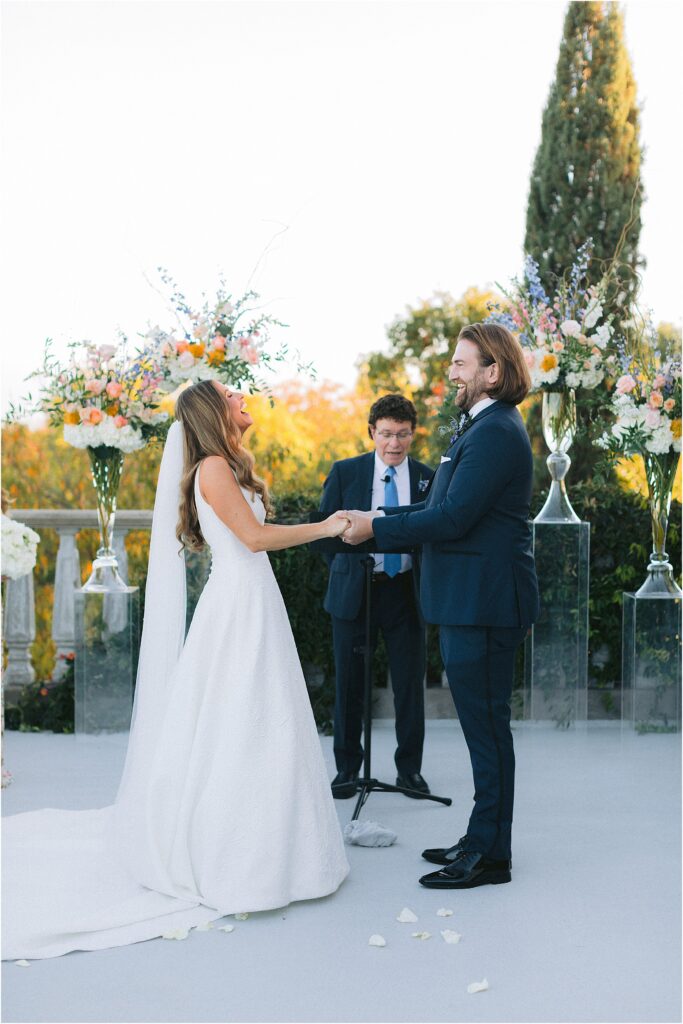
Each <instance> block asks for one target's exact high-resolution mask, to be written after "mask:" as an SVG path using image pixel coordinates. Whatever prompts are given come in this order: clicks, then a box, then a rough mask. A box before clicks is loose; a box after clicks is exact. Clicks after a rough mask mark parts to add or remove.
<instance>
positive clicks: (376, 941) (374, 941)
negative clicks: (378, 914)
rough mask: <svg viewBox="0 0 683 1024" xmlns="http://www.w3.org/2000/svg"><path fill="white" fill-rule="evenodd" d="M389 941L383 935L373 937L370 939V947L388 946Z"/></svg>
mask: <svg viewBox="0 0 683 1024" xmlns="http://www.w3.org/2000/svg"><path fill="white" fill-rule="evenodd" d="M386 944H387V940H386V939H385V938H384V936H383V935H371V936H370V938H369V939H368V946H386Z"/></svg>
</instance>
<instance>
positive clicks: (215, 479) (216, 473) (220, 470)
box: [197, 455, 239, 504]
mask: <svg viewBox="0 0 683 1024" xmlns="http://www.w3.org/2000/svg"><path fill="white" fill-rule="evenodd" d="M197 473H198V474H199V490H200V491H201V494H202V497H203V498H204V500H205V501H208V502H209V504H211V501H212V497H217V496H218V495H225V491H226V487H228V488H230V490H232V488H233V487H234V488H235V489H236V490H237V492H238V493H239V487H238V486H237V481H236V480H235V474H234V473H233V471H232V469H231V468H230V464H229V463H228V461H227V459H224V458H223V456H222V455H207V457H206V458H205V459H202V461H201V462H200V463H199V467H198V469H197Z"/></svg>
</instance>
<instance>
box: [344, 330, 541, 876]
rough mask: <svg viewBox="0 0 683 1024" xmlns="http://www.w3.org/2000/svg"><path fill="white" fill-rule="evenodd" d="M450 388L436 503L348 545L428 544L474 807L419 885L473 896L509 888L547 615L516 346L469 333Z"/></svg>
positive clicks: (430, 611) (375, 522)
mask: <svg viewBox="0 0 683 1024" xmlns="http://www.w3.org/2000/svg"><path fill="white" fill-rule="evenodd" d="M449 379H450V381H451V382H452V383H453V384H454V385H455V386H456V387H457V389H458V391H457V395H456V397H455V402H456V404H457V406H458V407H459V409H460V413H461V415H460V420H459V422H458V423H457V426H456V429H455V431H454V433H453V436H452V437H451V445H450V447H449V448H448V450H447V452H446V454H445V455H444V456H442V458H441V465H440V466H439V468H438V470H437V473H436V476H435V477H434V482H433V484H432V487H431V490H430V491H429V495H428V497H427V499H426V501H423V502H418V503H417V504H415V505H409V506H406V507H399V508H386V509H384V511H378V512H367V513H362V512H353V513H351V514H350V518H351V526H350V528H349V529H348V530H347V531H346V533H345V534H344V538H343V539H344V541H346V542H347V543H351V544H358V543H361V542H363V541H365V540H368V539H370V538H371V537H372V536H373V534H374V537H375V543H376V546H377V549H378V550H379V551H393V550H399V549H401V547H403V548H405V547H406V545H409V546H414V545H416V544H421V545H422V577H421V586H420V600H421V606H422V611H423V614H424V617H425V619H426V620H427V621H428V622H433V623H437V624H438V625H439V626H440V636H441V654H442V657H443V661H444V665H445V667H446V674H447V677H448V683H449V686H450V688H451V693H452V695H453V700H454V702H455V706H456V708H457V711H458V718H459V719H460V724H461V726H462V730H463V734H464V736H465V741H466V743H467V746H468V748H469V753H470V760H471V763H472V773H473V776H474V808H473V810H472V814H471V816H470V820H469V824H468V826H467V832H466V834H465V835H464V836H463V837H462V838H461V839H459V840H458V842H457V843H455V844H454V845H452V846H448V847H438V848H436V849H429V850H425V851H424V852H423V854H422V856H423V857H424V858H425V860H428V861H430V862H431V863H433V864H438V865H441V870H439V871H434V872H432V873H431V874H427V875H424V876H423V877H422V878H421V879H420V882H421V883H422V885H424V886H426V887H427V888H433V889H469V888H472V887H474V886H477V885H486V884H487V883H493V884H495V883H499V882H509V881H510V859H511V851H510V844H511V829H512V804H513V794H514V772H515V756H514V750H513V745H512V733H511V731H510V697H511V693H512V681H513V673H514V664H515V654H516V651H517V648H518V647H519V645H520V644H521V643H522V641H523V640H524V637H525V635H526V633H527V630H528V628H529V626H531V624H532V623H533V622H534V621H535V619H536V616H537V614H538V586H537V582H536V571H535V568H534V559H533V554H532V548H531V529H530V526H529V503H530V500H531V482H532V457H531V446H530V444H529V438H528V436H527V433H526V430H525V427H524V423H523V421H522V417H521V416H520V414H519V412H518V410H517V409H516V406H517V405H518V404H519V403H520V402H521V401H522V400H523V399H524V397H525V396H526V394H527V392H528V390H529V386H530V379H529V371H528V369H527V366H526V363H525V361H524V357H523V354H522V350H521V347H520V345H519V344H518V342H517V341H516V340H515V339H514V338H513V336H512V335H511V334H510V332H509V331H507V330H506V329H505V328H504V327H502V326H500V325H498V324H488V323H485V324H470V325H469V326H468V327H464V328H463V330H462V331H461V332H460V336H459V338H458V343H457V345H456V348H455V352H454V354H453V359H452V361H451V365H450V371H449Z"/></svg>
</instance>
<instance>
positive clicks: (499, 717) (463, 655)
mask: <svg viewBox="0 0 683 1024" xmlns="http://www.w3.org/2000/svg"><path fill="white" fill-rule="evenodd" d="M526 633H527V630H526V628H509V629H508V628H499V627H493V626H441V628H440V642H441V655H442V657H443V662H444V665H445V668H446V675H447V677H448V685H449V686H450V689H451V693H452V695H453V701H454V703H455V707H456V710H457V712H458V718H459V720H460V725H461V726H462V731H463V734H464V737H465V742H466V743H467V747H468V749H469V753H470V761H471V762H472V774H473V776H474V809H473V810H472V814H471V817H470V820H469V824H468V827H467V844H466V845H467V848H468V849H470V850H476V851H477V852H478V853H482V854H484V855H485V856H487V857H492V858H494V859H495V860H509V859H510V856H511V846H510V844H511V832H512V805H513V800H514V789H515V752H514V748H513V743H512V732H511V731H510V697H511V695H512V682H513V676H514V665H515V654H516V651H517V648H518V647H519V645H520V644H521V643H522V641H523V640H524V637H525V636H526Z"/></svg>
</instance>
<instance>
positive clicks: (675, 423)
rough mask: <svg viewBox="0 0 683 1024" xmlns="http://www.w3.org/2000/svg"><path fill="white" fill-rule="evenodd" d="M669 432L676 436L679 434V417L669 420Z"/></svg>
mask: <svg viewBox="0 0 683 1024" xmlns="http://www.w3.org/2000/svg"><path fill="white" fill-rule="evenodd" d="M671 433H672V434H673V436H674V437H676V438H678V437H680V436H681V421H680V419H677V420H672V421H671Z"/></svg>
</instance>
